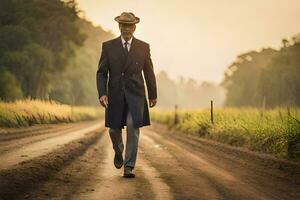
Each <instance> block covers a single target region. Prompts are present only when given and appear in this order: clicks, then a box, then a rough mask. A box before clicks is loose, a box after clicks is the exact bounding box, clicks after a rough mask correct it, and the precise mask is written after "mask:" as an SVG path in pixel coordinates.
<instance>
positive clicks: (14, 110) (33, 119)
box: [0, 100, 103, 127]
mask: <svg viewBox="0 0 300 200" xmlns="http://www.w3.org/2000/svg"><path fill="white" fill-rule="evenodd" d="M102 115H103V112H102V110H101V109H99V108H94V107H85V106H74V107H73V106H70V105H65V104H60V103H58V102H55V101H45V100H19V101H15V102H1V101H0V126H2V127H22V126H31V125H34V124H53V123H68V122H77V121H84V120H92V119H96V118H99V117H101V116H102Z"/></svg>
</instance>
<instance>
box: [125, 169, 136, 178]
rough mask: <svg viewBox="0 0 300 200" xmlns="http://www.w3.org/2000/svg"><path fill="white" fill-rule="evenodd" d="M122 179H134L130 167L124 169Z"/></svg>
mask: <svg viewBox="0 0 300 200" xmlns="http://www.w3.org/2000/svg"><path fill="white" fill-rule="evenodd" d="M123 177H124V178H134V177H135V174H134V173H133V172H132V168H131V167H125V168H124V175H123Z"/></svg>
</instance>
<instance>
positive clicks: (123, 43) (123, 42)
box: [121, 36, 133, 51]
mask: <svg viewBox="0 0 300 200" xmlns="http://www.w3.org/2000/svg"><path fill="white" fill-rule="evenodd" d="M132 38H133V37H131V38H130V40H128V41H127V49H128V51H130V47H131V42H132ZM121 40H122V46H123V48H125V42H126V40H125V39H124V38H123V37H122V36H121Z"/></svg>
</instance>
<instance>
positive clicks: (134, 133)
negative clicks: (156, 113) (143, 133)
mask: <svg viewBox="0 0 300 200" xmlns="http://www.w3.org/2000/svg"><path fill="white" fill-rule="evenodd" d="M127 110H128V111H127V117H126V133H127V138H126V150H125V158H124V163H123V164H124V167H131V168H132V169H133V168H134V166H135V162H136V157H137V151H138V142H139V135H140V129H139V128H134V127H133V120H132V116H131V113H130V112H129V109H127ZM108 132H109V135H110V139H111V141H112V145H113V148H114V150H115V153H122V152H123V150H124V144H123V139H122V129H112V128H109V131H108Z"/></svg>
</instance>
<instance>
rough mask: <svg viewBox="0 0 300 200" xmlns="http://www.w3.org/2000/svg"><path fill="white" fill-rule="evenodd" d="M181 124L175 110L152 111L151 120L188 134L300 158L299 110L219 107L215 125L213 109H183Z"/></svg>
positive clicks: (277, 154) (180, 113)
mask: <svg viewBox="0 0 300 200" xmlns="http://www.w3.org/2000/svg"><path fill="white" fill-rule="evenodd" d="M177 113H178V123H176V124H175V123H174V118H175V115H174V111H171V110H159V109H156V110H153V111H152V113H151V119H152V120H154V121H156V122H159V123H163V124H167V125H168V126H169V127H172V128H175V129H176V130H179V131H180V132H183V133H185V134H194V135H198V136H199V137H203V138H207V139H212V140H216V141H219V142H223V143H227V144H230V145H232V146H239V147H246V148H248V149H250V150H254V151H260V152H264V153H269V154H273V155H275V156H277V157H281V158H289V159H297V160H299V159H300V121H299V118H300V109H299V108H293V109H290V110H289V111H287V109H286V108H276V109H272V110H267V111H264V113H263V114H262V113H261V111H260V110H258V109H255V108H243V109H233V108H226V109H216V110H215V111H214V124H212V123H211V122H210V110H209V109H203V110H180V111H178V112H177Z"/></svg>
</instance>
